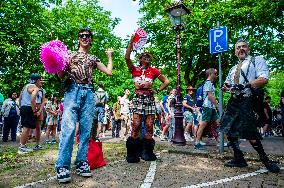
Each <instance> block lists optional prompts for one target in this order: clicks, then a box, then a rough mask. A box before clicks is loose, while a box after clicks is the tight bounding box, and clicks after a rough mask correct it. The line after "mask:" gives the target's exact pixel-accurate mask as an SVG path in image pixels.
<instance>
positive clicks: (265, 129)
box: [262, 96, 272, 137]
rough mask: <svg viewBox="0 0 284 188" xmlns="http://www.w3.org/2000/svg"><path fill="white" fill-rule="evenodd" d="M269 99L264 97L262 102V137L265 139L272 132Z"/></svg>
mask: <svg viewBox="0 0 284 188" xmlns="http://www.w3.org/2000/svg"><path fill="white" fill-rule="evenodd" d="M270 101H271V97H270V96H266V97H265V101H264V114H265V120H264V126H263V128H262V129H263V132H262V133H263V135H264V136H265V137H268V136H269V135H270V134H271V133H272V131H271V125H272V109H271V106H270Z"/></svg>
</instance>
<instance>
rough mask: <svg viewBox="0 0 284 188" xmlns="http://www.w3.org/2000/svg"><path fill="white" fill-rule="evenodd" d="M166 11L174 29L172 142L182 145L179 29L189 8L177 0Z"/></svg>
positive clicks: (184, 142) (183, 142) (184, 141)
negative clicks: (174, 67) (175, 77)
mask: <svg viewBox="0 0 284 188" xmlns="http://www.w3.org/2000/svg"><path fill="white" fill-rule="evenodd" d="M166 12H167V13H168V15H169V17H170V19H171V22H172V25H173V27H174V30H175V31H176V50H177V51H176V53H177V54H176V62H177V83H176V90H177V101H176V105H175V108H176V111H175V133H174V138H173V140H172V141H173V144H176V145H180V146H184V145H185V144H186V140H185V138H184V130H183V113H182V98H181V87H180V30H181V29H182V28H183V25H184V24H183V22H182V16H183V15H186V14H189V10H188V9H187V8H186V7H185V5H184V4H182V3H181V2H178V3H176V4H174V5H173V6H171V7H169V8H168V9H167V10H166Z"/></svg>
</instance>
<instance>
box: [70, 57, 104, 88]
mask: <svg viewBox="0 0 284 188" xmlns="http://www.w3.org/2000/svg"><path fill="white" fill-rule="evenodd" d="M69 58H70V59H69V62H68V66H67V72H69V77H70V78H71V79H72V80H73V81H75V82H76V83H77V84H92V74H93V69H94V68H96V67H97V62H100V60H99V59H98V58H97V57H95V56H93V55H90V54H88V53H86V52H70V57H69Z"/></svg>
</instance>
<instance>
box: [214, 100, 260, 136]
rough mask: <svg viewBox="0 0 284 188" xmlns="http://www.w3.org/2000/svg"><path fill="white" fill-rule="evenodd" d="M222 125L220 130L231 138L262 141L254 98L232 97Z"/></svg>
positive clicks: (222, 119)
mask: <svg viewBox="0 0 284 188" xmlns="http://www.w3.org/2000/svg"><path fill="white" fill-rule="evenodd" d="M220 123H221V125H220V130H221V131H224V132H225V133H227V134H228V136H229V137H233V138H243V139H248V140H255V139H262V137H261V135H260V133H259V132H258V130H257V127H258V124H259V123H258V121H257V117H256V114H255V112H254V111H253V105H252V97H243V98H234V97H231V98H230V100H229V102H228V105H227V107H226V109H225V111H224V114H223V116H222V118H221V122H220Z"/></svg>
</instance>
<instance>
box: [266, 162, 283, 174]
mask: <svg viewBox="0 0 284 188" xmlns="http://www.w3.org/2000/svg"><path fill="white" fill-rule="evenodd" d="M262 163H263V164H264V166H265V167H266V168H267V170H268V171H269V172H272V173H279V172H280V168H279V167H278V165H277V164H276V163H275V162H273V161H271V160H265V161H262Z"/></svg>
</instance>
